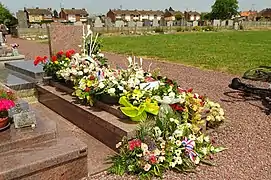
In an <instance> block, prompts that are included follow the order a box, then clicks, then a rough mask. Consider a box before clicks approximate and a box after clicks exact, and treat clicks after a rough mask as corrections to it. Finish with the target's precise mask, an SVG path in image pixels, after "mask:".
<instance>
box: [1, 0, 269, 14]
mask: <svg viewBox="0 0 271 180" xmlns="http://www.w3.org/2000/svg"><path fill="white" fill-rule="evenodd" d="M214 1H215V0H0V2H2V3H3V4H4V5H5V6H7V7H8V8H9V9H10V10H11V11H12V12H13V13H14V12H16V11H18V10H20V9H23V7H30V8H31V7H40V8H48V7H51V8H53V9H57V10H58V9H60V6H61V4H62V6H63V7H65V8H72V7H74V8H83V7H84V8H86V9H87V10H88V11H89V13H90V14H99V13H106V12H107V11H108V9H110V8H111V9H114V8H120V7H121V6H122V8H123V9H153V10H158V9H161V10H164V9H165V8H168V7H170V6H171V7H173V9H176V10H181V11H184V10H186V9H188V10H197V11H200V12H206V11H210V8H211V5H212V4H213V3H214ZM239 7H240V10H250V9H252V8H255V9H256V10H262V9H265V8H271V0H239Z"/></svg>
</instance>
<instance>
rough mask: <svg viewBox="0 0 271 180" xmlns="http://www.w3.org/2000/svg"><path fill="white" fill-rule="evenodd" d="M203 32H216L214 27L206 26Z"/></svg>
mask: <svg viewBox="0 0 271 180" xmlns="http://www.w3.org/2000/svg"><path fill="white" fill-rule="evenodd" d="M202 30H203V31H215V28H214V26H204V27H202Z"/></svg>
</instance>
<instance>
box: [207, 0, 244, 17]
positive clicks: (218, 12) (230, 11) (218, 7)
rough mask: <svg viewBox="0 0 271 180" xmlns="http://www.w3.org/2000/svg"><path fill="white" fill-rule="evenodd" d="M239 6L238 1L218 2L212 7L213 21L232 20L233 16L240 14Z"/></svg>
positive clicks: (222, 0)
mask: <svg viewBox="0 0 271 180" xmlns="http://www.w3.org/2000/svg"><path fill="white" fill-rule="evenodd" d="M238 9H239V6H238V1H237V0H216V1H215V3H214V5H213V6H212V12H211V18H212V19H221V20H226V19H231V18H232V16H236V15H238V14H239V12H238Z"/></svg>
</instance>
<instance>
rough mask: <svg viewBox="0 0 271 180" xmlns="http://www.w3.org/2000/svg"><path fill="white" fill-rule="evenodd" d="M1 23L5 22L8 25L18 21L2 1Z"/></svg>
mask: <svg viewBox="0 0 271 180" xmlns="http://www.w3.org/2000/svg"><path fill="white" fill-rule="evenodd" d="M0 23H2V24H5V25H6V26H12V25H15V24H16V23H17V20H16V18H15V17H14V16H13V15H12V14H11V13H10V11H9V10H8V9H7V8H6V7H5V6H4V5H3V4H2V3H0Z"/></svg>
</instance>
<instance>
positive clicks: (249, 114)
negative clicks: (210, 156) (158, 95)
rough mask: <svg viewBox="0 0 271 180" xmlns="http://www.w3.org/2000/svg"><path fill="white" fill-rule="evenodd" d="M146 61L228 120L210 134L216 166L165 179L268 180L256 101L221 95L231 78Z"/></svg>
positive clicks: (263, 126)
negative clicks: (212, 103)
mask: <svg viewBox="0 0 271 180" xmlns="http://www.w3.org/2000/svg"><path fill="white" fill-rule="evenodd" d="M9 41H10V42H17V43H18V44H20V52H21V53H22V54H25V55H26V57H27V58H32V59H33V58H34V57H35V56H37V55H44V54H48V48H47V46H46V44H39V43H35V42H28V41H25V40H20V39H16V40H14V39H10V40H9ZM106 56H107V57H108V58H109V60H110V62H111V64H112V66H114V65H120V66H124V64H126V58H125V57H124V56H121V55H115V54H110V53H106ZM150 62H152V63H153V64H152V66H151V69H155V68H160V70H161V74H163V75H167V76H169V77H170V78H172V79H176V80H178V82H179V83H180V84H181V86H182V87H184V88H185V87H193V88H194V89H195V91H196V92H198V93H201V94H206V95H207V96H208V97H210V98H211V99H212V100H214V101H217V102H219V103H220V104H221V105H222V106H223V108H224V109H225V113H226V118H227V119H228V121H229V122H228V123H227V126H226V127H225V128H223V129H221V130H219V131H218V132H214V133H213V134H212V136H213V137H214V138H215V140H216V143H217V144H219V145H223V146H225V147H227V148H228V150H226V151H224V152H221V153H219V154H218V155H216V156H215V159H214V162H215V163H216V164H217V166H213V167H210V166H199V167H198V170H199V171H198V173H195V174H188V175H184V174H178V173H174V172H168V173H166V175H165V179H168V180H175V179H176V180H177V179H202V180H205V179H206V180H209V179H215V180H217V179H218V180H220V179H221V180H222V179H223V180H224V179H225V180H235V179H236V180H241V179H242V180H243V179H244V180H248V179H253V180H255V179H259V180H263V179H264V180H265V179H266V180H268V179H271V158H270V157H271V146H270V143H271V133H270V132H271V125H270V122H271V116H270V115H269V116H268V115H266V114H265V113H264V112H263V110H262V108H263V106H262V104H261V103H260V102H258V101H253V100H251V101H244V100H242V99H241V98H239V96H238V94H236V93H233V94H232V95H233V96H235V97H229V96H226V95H224V93H225V92H231V91H232V90H231V89H230V88H228V84H229V83H230V81H231V79H232V78H233V76H231V75H228V74H225V73H220V72H214V71H204V70H200V69H197V68H193V67H187V66H183V65H180V64H172V63H165V62H161V61H153V60H145V61H144V64H145V65H146V69H148V67H147V66H148V65H149V63H150ZM90 179H101V180H102V179H104V180H113V179H125V180H126V179H134V178H133V177H127V176H126V177H123V178H120V177H116V176H112V175H107V174H106V173H102V174H99V175H97V176H95V177H93V178H90Z"/></svg>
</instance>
